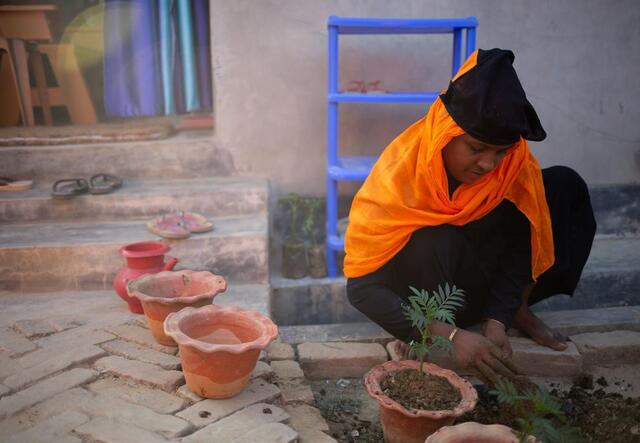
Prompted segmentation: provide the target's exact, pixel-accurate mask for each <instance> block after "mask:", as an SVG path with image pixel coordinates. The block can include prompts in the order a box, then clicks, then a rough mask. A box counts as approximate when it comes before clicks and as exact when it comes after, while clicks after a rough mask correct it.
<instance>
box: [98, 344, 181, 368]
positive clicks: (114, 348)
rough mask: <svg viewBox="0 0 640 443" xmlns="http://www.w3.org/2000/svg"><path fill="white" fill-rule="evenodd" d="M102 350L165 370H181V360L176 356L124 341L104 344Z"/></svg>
mask: <svg viewBox="0 0 640 443" xmlns="http://www.w3.org/2000/svg"><path fill="white" fill-rule="evenodd" d="M102 349H104V350H105V351H107V352H108V353H110V354H114V355H119V356H121V357H125V358H128V359H131V360H139V361H141V362H144V363H151V364H154V365H158V366H160V367H161V368H163V369H180V359H179V358H178V357H176V356H175V355H171V354H167V353H164V352H159V351H154V350H153V349H149V348H147V347H144V346H141V345H137V344H134V343H128V342H126V341H123V340H113V341H110V342H107V343H103V344H102Z"/></svg>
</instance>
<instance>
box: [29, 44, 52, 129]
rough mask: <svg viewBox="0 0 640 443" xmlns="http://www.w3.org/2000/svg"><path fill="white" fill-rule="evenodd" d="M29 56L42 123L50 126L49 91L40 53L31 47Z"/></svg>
mask: <svg viewBox="0 0 640 443" xmlns="http://www.w3.org/2000/svg"><path fill="white" fill-rule="evenodd" d="M29 58H30V61H31V66H32V68H33V75H34V77H35V80H36V90H37V91H38V98H39V99H40V106H41V107H42V115H43V118H44V124H45V125H47V126H51V125H53V118H52V116H51V105H50V104H49V92H48V91H47V79H46V77H45V75H44V63H43V62H42V54H41V53H40V51H38V49H37V48H32V49H31V51H30V57H29Z"/></svg>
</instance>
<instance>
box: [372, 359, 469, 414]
mask: <svg viewBox="0 0 640 443" xmlns="http://www.w3.org/2000/svg"><path fill="white" fill-rule="evenodd" d="M419 368H420V362H419V361H416V360H401V361H394V360H391V361H387V362H385V363H382V364H380V365H377V366H374V367H373V368H372V369H371V370H370V371H369V372H367V374H366V375H365V376H364V384H365V386H366V388H367V392H368V393H369V395H370V396H371V397H373V398H375V399H376V400H377V401H378V403H379V404H380V406H381V407H383V408H385V409H389V410H393V411H397V412H399V413H401V414H403V415H405V416H407V417H413V418H417V417H425V418H432V419H441V418H445V417H459V416H461V415H463V414H465V413H467V412H469V411H471V410H473V408H474V407H475V406H476V403H477V402H478V393H477V392H476V390H475V388H474V387H473V386H472V385H471V383H469V382H468V381H467V380H465V379H464V378H462V377H460V376H459V375H458V374H456V373H455V372H453V371H451V370H449V369H444V368H441V367H440V366H438V365H435V364H433V363H427V362H425V363H424V367H423V372H427V373H429V374H431V375H437V376H441V377H445V378H446V379H447V380H449V383H451V385H453V386H454V387H455V388H457V389H458V390H459V391H460V394H461V395H462V400H461V401H460V403H458V406H456V407H455V408H454V409H445V410H440V411H427V410H422V409H418V410H409V409H406V408H405V407H404V406H402V405H401V404H400V403H398V402H396V401H395V400H393V399H391V398H390V397H388V396H387V395H385V394H384V393H383V392H382V388H381V387H380V380H382V377H383V376H384V375H386V374H388V373H390V372H397V371H401V370H403V369H419Z"/></svg>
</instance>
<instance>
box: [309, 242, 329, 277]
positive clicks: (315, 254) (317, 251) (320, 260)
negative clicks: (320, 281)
mask: <svg viewBox="0 0 640 443" xmlns="http://www.w3.org/2000/svg"><path fill="white" fill-rule="evenodd" d="M307 258H308V259H309V275H310V276H311V277H313V278H323V277H326V276H327V260H326V249H325V247H324V245H313V246H309V249H307Z"/></svg>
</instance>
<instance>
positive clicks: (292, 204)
mask: <svg viewBox="0 0 640 443" xmlns="http://www.w3.org/2000/svg"><path fill="white" fill-rule="evenodd" d="M278 202H279V203H280V204H283V205H286V206H287V207H288V209H289V217H290V218H289V235H288V237H289V238H290V239H291V240H292V241H297V240H298V215H299V213H300V212H301V211H302V208H303V206H304V198H302V197H301V196H300V195H298V194H296V193H293V192H292V193H291V194H289V195H287V196H285V197H280V199H279V200H278Z"/></svg>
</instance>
